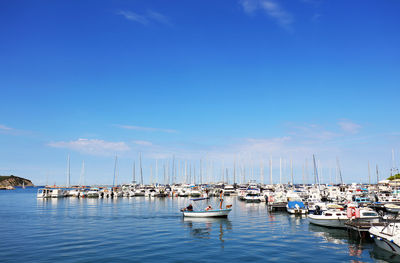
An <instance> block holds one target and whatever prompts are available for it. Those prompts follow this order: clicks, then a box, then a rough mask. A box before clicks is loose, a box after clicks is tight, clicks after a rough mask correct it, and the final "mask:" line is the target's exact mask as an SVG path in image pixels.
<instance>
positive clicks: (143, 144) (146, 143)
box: [133, 141, 153, 146]
mask: <svg viewBox="0 0 400 263" xmlns="http://www.w3.org/2000/svg"><path fill="white" fill-rule="evenodd" d="M133 143H134V144H136V145H142V146H152V145H153V143H152V142H149V141H133Z"/></svg>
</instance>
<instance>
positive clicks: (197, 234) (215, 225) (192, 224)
mask: <svg viewBox="0 0 400 263" xmlns="http://www.w3.org/2000/svg"><path fill="white" fill-rule="evenodd" d="M183 225H184V226H185V227H188V228H189V230H190V235H191V236H192V237H194V238H201V239H203V238H204V239H211V238H212V237H213V236H214V235H215V234H216V235H217V236H218V239H219V241H221V246H222V247H223V243H224V242H225V240H224V234H225V233H226V232H227V231H230V230H232V223H231V221H230V220H229V219H227V218H194V217H192V218H190V217H183Z"/></svg>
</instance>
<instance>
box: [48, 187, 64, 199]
mask: <svg viewBox="0 0 400 263" xmlns="http://www.w3.org/2000/svg"><path fill="white" fill-rule="evenodd" d="M51 190H52V191H51V198H61V197H65V191H64V190H63V189H61V188H54V189H51Z"/></svg>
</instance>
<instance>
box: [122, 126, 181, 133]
mask: <svg viewBox="0 0 400 263" xmlns="http://www.w3.org/2000/svg"><path fill="white" fill-rule="evenodd" d="M116 126H117V127H119V128H122V129H127V130H135V131H148V132H166V133H175V132H176V130H172V129H160V128H150V127H143V126H135V125H116Z"/></svg>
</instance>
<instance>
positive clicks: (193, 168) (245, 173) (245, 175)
mask: <svg viewBox="0 0 400 263" xmlns="http://www.w3.org/2000/svg"><path fill="white" fill-rule="evenodd" d="M250 163H251V165H250V166H246V165H245V163H244V162H237V161H236V159H235V160H234V162H233V167H232V168H228V167H226V166H225V162H222V165H221V167H220V168H218V167H216V165H215V162H214V161H209V160H206V161H205V162H204V161H203V160H202V159H200V160H199V161H188V160H176V159H175V157H174V156H173V157H172V159H170V160H161V161H160V160H155V161H154V163H153V164H151V165H149V166H146V170H147V168H148V172H147V175H148V177H147V179H148V180H147V182H148V183H151V184H153V183H161V184H174V183H185V184H203V183H210V182H225V183H231V184H232V183H233V184H235V183H246V182H248V181H250V180H254V179H255V175H256V176H259V178H258V179H259V180H260V182H261V183H265V179H269V184H276V183H279V184H285V183H289V184H294V183H295V178H294V171H293V170H294V169H293V161H292V160H290V162H289V169H290V174H288V171H287V168H288V163H287V160H286V159H283V158H279V181H278V182H277V181H274V176H273V170H274V169H273V158H272V157H270V158H269V167H268V168H269V178H268V176H266V174H265V163H264V162H263V161H261V162H260V166H259V167H255V166H254V165H253V164H254V163H253V162H252V161H251V162H250ZM393 163H394V154H393ZM308 166H309V164H308V160H307V159H305V162H304V163H303V165H302V167H301V168H302V182H301V183H302V184H306V183H314V184H317V185H318V184H322V183H323V180H322V171H323V169H322V168H321V165H320V160H317V159H316V158H315V156H314V155H313V166H314V170H313V181H312V182H310V181H309V167H308ZM137 170H138V172H139V175H138V176H137ZM333 170H334V175H333V173H332V171H333ZM143 171H144V167H143V164H142V154H141V153H139V165H138V167H137V165H136V161H135V160H134V161H133V166H132V182H133V183H140V184H142V185H143V184H144V183H145V181H144V173H143ZM396 171H397V172H398V170H397V169H395V168H392V169H391V173H394V172H396ZM160 172H161V176H160ZM84 175H85V162H84V161H82V168H81V175H80V178H79V185H84V184H85V179H84ZM333 176H334V178H333ZM118 177H119V166H118V157H117V156H115V162H114V175H113V184H112V185H113V186H116V185H118V179H119V178H118ZM137 177H138V178H137ZM286 180H287V181H286ZM256 181H257V180H256ZM267 181H268V180H267ZM325 181H326V180H325ZM334 182H335V183H336V184H343V177H342V171H341V168H340V164H339V159H338V158H337V159H336V167H335V168H329V183H334ZM376 182H379V171H378V165H376ZM297 183H299V182H297ZM368 183H369V184H371V168H370V163H369V162H368ZM70 185H71V170H70V156H69V155H68V157H67V186H70Z"/></svg>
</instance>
